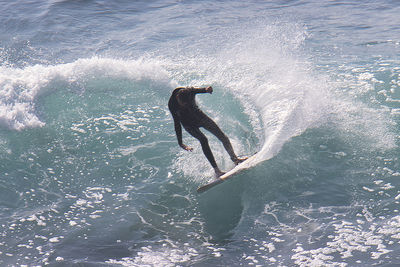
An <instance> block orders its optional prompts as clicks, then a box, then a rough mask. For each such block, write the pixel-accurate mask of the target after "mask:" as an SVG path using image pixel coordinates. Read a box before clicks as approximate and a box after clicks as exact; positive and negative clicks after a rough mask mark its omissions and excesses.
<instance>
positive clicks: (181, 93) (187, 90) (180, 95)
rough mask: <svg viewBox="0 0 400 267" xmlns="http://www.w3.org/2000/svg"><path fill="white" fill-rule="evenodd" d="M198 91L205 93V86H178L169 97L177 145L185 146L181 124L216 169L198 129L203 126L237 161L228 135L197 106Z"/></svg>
mask: <svg viewBox="0 0 400 267" xmlns="http://www.w3.org/2000/svg"><path fill="white" fill-rule="evenodd" d="M199 93H207V91H206V88H193V87H178V88H176V89H175V90H174V91H173V92H172V95H171V97H170V99H169V102H168V107H169V110H170V111H171V113H172V116H173V118H174V124H175V132H176V136H177V138H178V143H179V145H180V146H182V147H185V146H184V145H183V143H182V127H181V124H182V125H183V127H184V128H185V130H186V131H187V132H188V133H189V134H191V135H192V136H193V137H195V138H197V139H198V140H199V141H200V144H201V147H202V149H203V152H204V154H205V156H206V157H207V159H208V161H209V162H210V163H211V166H212V167H213V168H214V169H218V167H217V163H216V162H215V159H214V156H213V154H212V152H211V149H210V146H209V144H208V140H207V137H206V136H205V135H204V134H203V133H202V132H201V131H200V127H203V128H204V129H206V130H208V131H210V132H211V133H212V134H214V135H215V136H216V137H217V138H218V139H219V140H220V141H221V142H222V144H223V145H224V147H225V149H226V151H227V152H228V154H229V156H230V157H231V159H232V161H234V162H235V163H237V161H238V158H237V156H236V155H235V153H234V151H233V148H232V145H231V142H230V141H229V139H228V137H227V136H226V135H225V134H224V133H223V132H222V131H221V129H220V128H219V127H218V125H217V124H216V123H215V122H214V121H213V120H212V119H211V118H210V117H208V116H207V115H206V114H204V113H203V112H202V111H201V110H200V109H199V107H198V106H197V104H196V100H195V96H196V94H199ZM218 170H219V169H218Z"/></svg>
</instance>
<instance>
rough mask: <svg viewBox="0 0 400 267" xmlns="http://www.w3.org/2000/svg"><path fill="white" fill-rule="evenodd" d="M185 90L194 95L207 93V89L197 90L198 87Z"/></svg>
mask: <svg viewBox="0 0 400 267" xmlns="http://www.w3.org/2000/svg"><path fill="white" fill-rule="evenodd" d="M184 90H185V91H188V92H190V93H194V94H204V93H207V91H206V88H205V87H200V88H196V87H186V88H185V89H184Z"/></svg>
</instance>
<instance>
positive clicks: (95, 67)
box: [0, 57, 171, 131]
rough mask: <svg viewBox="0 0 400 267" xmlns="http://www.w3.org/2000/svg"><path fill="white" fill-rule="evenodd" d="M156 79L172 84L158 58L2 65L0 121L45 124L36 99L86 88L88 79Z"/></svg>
mask: <svg viewBox="0 0 400 267" xmlns="http://www.w3.org/2000/svg"><path fill="white" fill-rule="evenodd" d="M112 78H117V79H127V80H129V81H133V82H138V81H143V80H147V81H153V82H156V83H162V84H165V85H167V86H168V87H171V85H170V83H171V81H170V80H169V78H168V74H167V72H166V71H165V70H164V69H163V67H162V66H161V65H160V64H159V62H156V61H151V60H150V61H149V60H144V59H138V60H118V59H109V58H99V57H93V58H87V59H78V60H76V61H75V62H72V63H66V64H58V65H50V66H46V65H34V66H28V67H25V68H12V67H5V66H2V67H0V88H2V90H1V91H0V125H1V126H2V127H6V128H8V129H11V130H18V131H21V130H23V129H26V128H34V127H42V126H44V125H45V122H44V121H42V120H41V119H40V118H39V116H38V114H37V110H36V105H37V100H38V99H39V98H40V97H41V96H42V95H46V94H50V93H52V92H55V91H57V90H68V89H71V88H74V90H77V91H79V92H84V91H85V90H86V86H87V83H88V81H90V80H96V79H97V80H107V79H112Z"/></svg>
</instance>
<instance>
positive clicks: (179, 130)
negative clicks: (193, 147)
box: [172, 113, 183, 146]
mask: <svg viewBox="0 0 400 267" xmlns="http://www.w3.org/2000/svg"><path fill="white" fill-rule="evenodd" d="M172 117H173V118H174V126H175V133H176V138H177V139H178V144H179V146H182V145H183V143H182V126H181V121H180V120H179V118H178V116H176V114H174V113H172Z"/></svg>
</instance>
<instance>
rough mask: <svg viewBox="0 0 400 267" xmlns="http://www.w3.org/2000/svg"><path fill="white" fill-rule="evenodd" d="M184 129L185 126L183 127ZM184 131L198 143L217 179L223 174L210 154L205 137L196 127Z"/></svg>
mask: <svg viewBox="0 0 400 267" xmlns="http://www.w3.org/2000/svg"><path fill="white" fill-rule="evenodd" d="M184 127H185V126H184ZM185 130H186V131H187V132H188V133H189V134H191V135H192V136H193V137H194V138H196V139H197V140H199V141H200V144H201V148H202V149H203V153H204V155H205V156H206V158H207V159H208V161H209V162H210V164H211V166H212V167H213V168H214V171H215V175H216V176H217V177H219V176H221V175H222V174H224V172H222V171H221V170H220V169H219V168H218V165H217V163H216V162H215V159H214V155H213V154H212V152H211V149H210V145H209V144H208V139H207V137H206V136H205V135H204V134H203V133H202V132H201V131H200V129H199V128H198V127H185Z"/></svg>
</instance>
